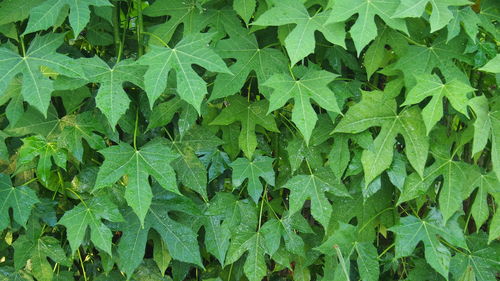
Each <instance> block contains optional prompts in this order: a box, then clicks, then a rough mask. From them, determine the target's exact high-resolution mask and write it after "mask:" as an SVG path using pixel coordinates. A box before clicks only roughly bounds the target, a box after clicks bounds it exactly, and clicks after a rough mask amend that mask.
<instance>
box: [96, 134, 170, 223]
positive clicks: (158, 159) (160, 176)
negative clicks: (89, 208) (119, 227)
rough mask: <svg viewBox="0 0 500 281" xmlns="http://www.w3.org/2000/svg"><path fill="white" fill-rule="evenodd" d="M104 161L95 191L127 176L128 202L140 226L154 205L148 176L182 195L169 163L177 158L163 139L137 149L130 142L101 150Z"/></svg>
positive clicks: (126, 191)
mask: <svg viewBox="0 0 500 281" xmlns="http://www.w3.org/2000/svg"><path fill="white" fill-rule="evenodd" d="M99 152H100V153H101V154H102V155H104V158H105V161H104V163H103V164H102V166H101V167H100V168H99V173H98V174H97V179H96V183H95V187H94V189H95V190H96V189H101V188H103V187H107V186H110V185H113V184H114V183H115V182H117V181H118V180H119V179H120V178H121V177H122V176H124V175H127V176H128V184H127V188H126V189H125V199H126V200H127V203H128V204H129V206H131V207H132V209H133V210H134V212H135V213H136V214H137V216H138V217H139V219H140V222H141V224H143V223H144V218H145V217H146V214H147V212H148V209H149V206H150V205H151V199H152V197H153V194H152V192H151V187H150V185H149V179H148V178H149V175H151V176H153V177H154V178H155V180H156V181H158V183H160V185H161V186H162V187H163V188H165V189H166V190H169V191H172V192H177V193H178V192H179V191H178V189H177V184H176V179H175V172H174V169H173V168H172V167H171V166H170V163H171V162H172V161H173V160H175V159H176V158H177V157H178V156H177V154H176V153H174V152H172V150H170V148H169V146H168V143H167V142H166V141H165V140H162V139H156V140H153V141H150V142H148V143H147V144H146V145H144V146H143V147H141V148H140V149H138V150H136V149H134V148H133V147H132V146H130V145H129V144H127V143H120V144H119V145H114V146H111V147H108V148H105V149H103V150H100V151H99Z"/></svg>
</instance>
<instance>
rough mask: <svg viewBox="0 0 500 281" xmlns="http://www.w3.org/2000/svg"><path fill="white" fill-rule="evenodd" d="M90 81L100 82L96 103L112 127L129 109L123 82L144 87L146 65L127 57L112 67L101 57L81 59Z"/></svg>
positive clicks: (128, 100)
mask: <svg viewBox="0 0 500 281" xmlns="http://www.w3.org/2000/svg"><path fill="white" fill-rule="evenodd" d="M80 61H81V62H82V64H83V68H84V70H85V73H86V74H87V77H88V81H90V82H96V83H100V87H99V90H98V91H97V96H96V98H95V99H96V105H97V107H98V108H99V109H100V110H101V111H102V113H103V114H104V115H105V116H106V117H107V118H108V121H109V123H110V125H111V127H112V128H114V127H115V125H116V123H118V120H119V119H120V117H122V115H123V114H125V112H126V111H127V109H128V107H129V103H130V99H129V98H128V96H127V93H126V92H125V90H124V89H123V83H125V82H132V83H134V84H135V85H137V86H139V87H141V88H144V86H143V81H142V76H143V75H144V73H145V70H146V67H144V66H141V65H137V64H136V63H135V61H133V60H130V59H126V60H122V61H120V62H118V63H117V64H115V65H114V66H113V67H110V66H109V65H108V64H107V63H106V62H104V61H103V60H102V59H100V58H99V57H97V56H95V57H92V58H89V59H81V60H80Z"/></svg>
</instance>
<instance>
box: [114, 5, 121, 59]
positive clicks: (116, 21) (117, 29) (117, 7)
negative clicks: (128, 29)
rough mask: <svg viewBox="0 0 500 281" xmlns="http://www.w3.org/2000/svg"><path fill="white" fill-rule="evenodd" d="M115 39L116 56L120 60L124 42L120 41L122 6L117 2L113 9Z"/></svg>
mask: <svg viewBox="0 0 500 281" xmlns="http://www.w3.org/2000/svg"><path fill="white" fill-rule="evenodd" d="M113 39H114V41H115V52H116V53H115V55H116V57H117V58H118V59H117V60H118V61H119V60H120V56H121V50H122V47H121V46H122V42H121V40H120V4H119V2H116V4H115V7H114V9H113Z"/></svg>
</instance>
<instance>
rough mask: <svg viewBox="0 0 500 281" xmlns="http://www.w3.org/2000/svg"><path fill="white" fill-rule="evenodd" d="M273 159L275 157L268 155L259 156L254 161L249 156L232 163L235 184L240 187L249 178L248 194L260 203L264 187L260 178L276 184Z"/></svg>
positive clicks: (272, 184)
mask: <svg viewBox="0 0 500 281" xmlns="http://www.w3.org/2000/svg"><path fill="white" fill-rule="evenodd" d="M273 161H274V159H273V158H271V157H267V156H257V157H255V159H253V160H252V161H249V160H248V159H247V158H238V159H236V160H235V161H233V162H232V163H231V164H230V166H231V168H233V185H234V186H235V187H239V186H241V185H242V184H243V182H244V181H245V179H248V184H247V188H248V194H250V197H252V199H253V201H254V202H255V203H258V202H259V199H260V196H261V194H262V189H263V188H262V183H261V181H260V179H259V178H262V179H264V180H265V181H266V183H267V184H269V185H271V186H274V170H273Z"/></svg>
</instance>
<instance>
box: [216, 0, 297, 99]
mask: <svg viewBox="0 0 500 281" xmlns="http://www.w3.org/2000/svg"><path fill="white" fill-rule="evenodd" d="M246 1H248V0H246ZM235 3H236V2H235ZM224 27H225V30H226V32H227V33H228V34H229V39H224V40H220V41H218V42H217V43H216V45H215V51H216V52H217V53H218V54H219V55H220V56H221V57H222V58H234V59H236V62H235V63H234V64H232V65H231V66H230V67H229V70H230V71H231V73H233V74H228V73H219V74H218V75H217V77H216V78H215V82H214V88H213V90H212V93H211V95H210V100H215V99H218V98H223V97H227V96H231V95H233V94H235V93H237V92H239V91H240V90H241V88H242V87H243V85H244V84H245V81H246V80H247V78H248V77H249V75H250V74H251V73H252V72H254V73H255V75H256V76H257V80H258V82H259V83H258V87H259V90H260V91H261V92H263V93H267V92H268V90H269V89H267V88H266V87H264V85H263V84H262V83H263V82H265V81H266V80H268V79H269V77H271V76H272V75H273V74H274V73H283V72H286V71H288V65H287V61H288V60H287V59H286V57H285V56H284V55H283V53H282V52H280V51H278V50H276V49H274V48H271V47H263V48H261V47H260V46H259V44H258V42H257V37H256V36H255V35H253V34H251V33H249V30H247V29H245V28H242V27H241V26H240V25H239V22H238V21H237V20H236V19H234V18H233V17H231V18H225V19H224Z"/></svg>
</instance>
